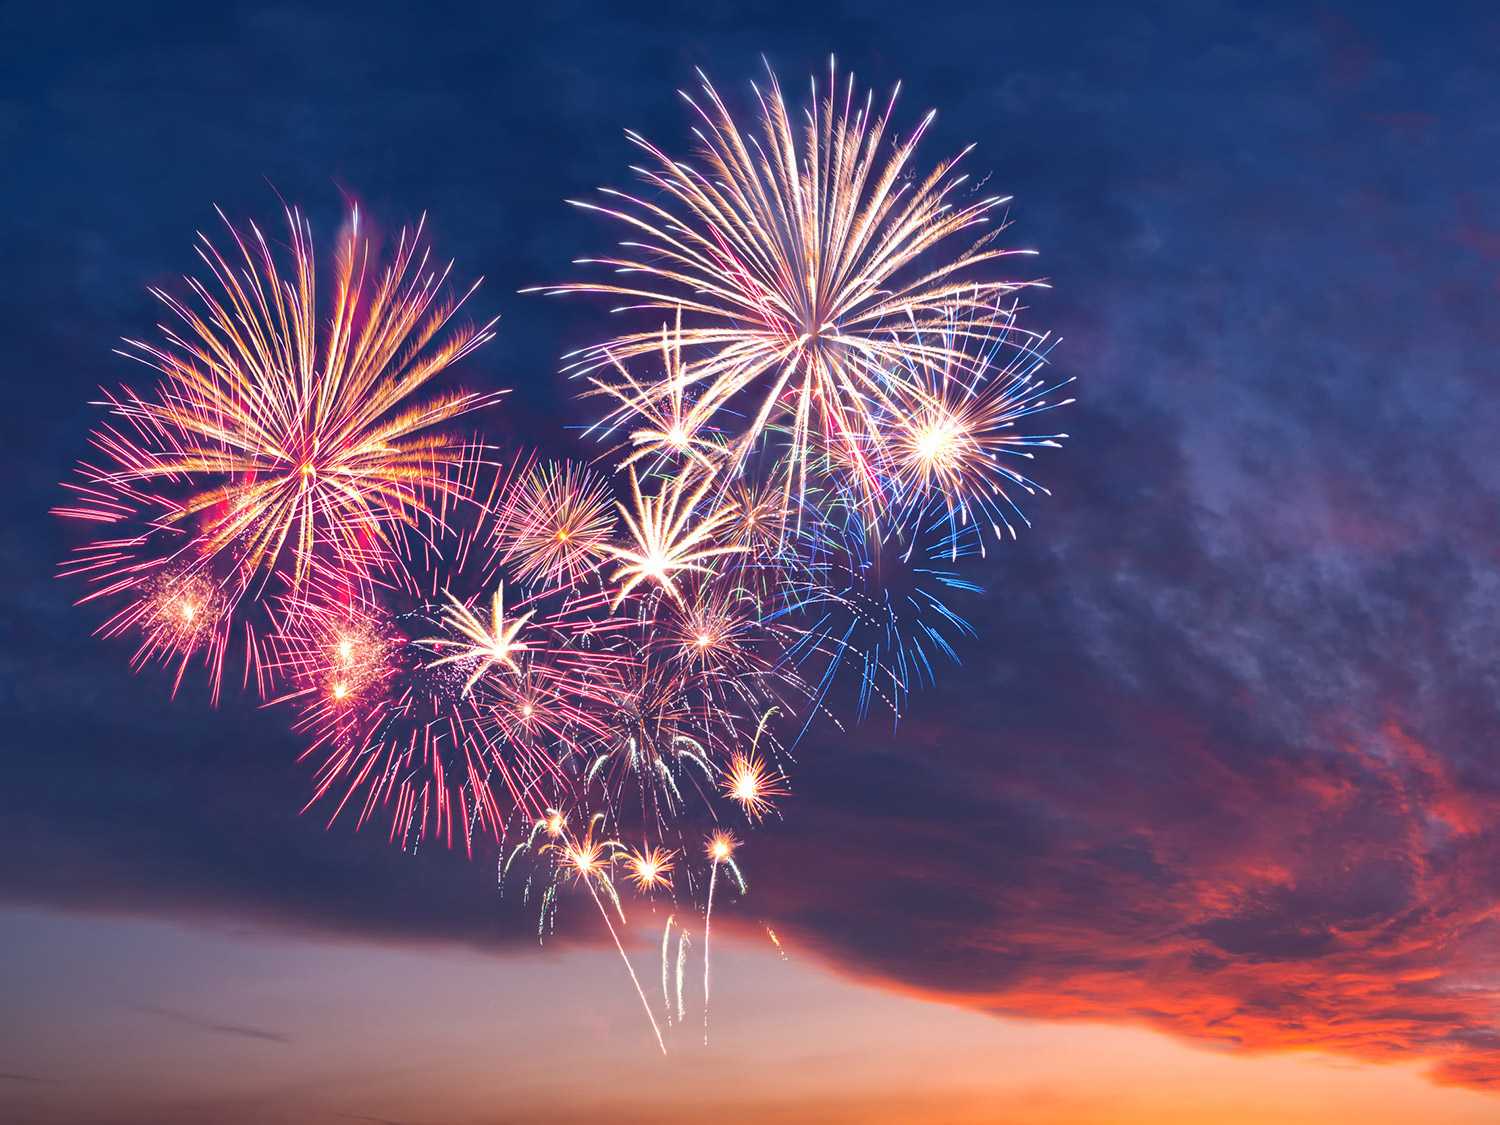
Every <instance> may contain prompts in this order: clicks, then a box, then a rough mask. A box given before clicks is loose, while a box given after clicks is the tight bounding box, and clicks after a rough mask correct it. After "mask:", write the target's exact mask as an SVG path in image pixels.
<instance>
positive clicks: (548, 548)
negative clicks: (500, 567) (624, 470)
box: [495, 461, 615, 584]
mask: <svg viewBox="0 0 1500 1125" xmlns="http://www.w3.org/2000/svg"><path fill="white" fill-rule="evenodd" d="M614 503H615V502H614V497H613V495H612V494H611V492H610V488H609V482H608V481H607V480H605V479H604V478H603V477H601V476H599V475H598V474H597V473H594V472H592V471H591V470H589V469H587V468H585V467H584V466H582V465H578V464H575V463H574V462H571V461H567V462H562V463H556V462H553V463H549V464H546V465H538V466H537V467H536V468H534V469H532V470H531V472H529V473H528V474H526V476H525V477H523V478H522V479H521V481H520V483H519V485H518V486H517V488H516V493H515V496H514V498H513V499H512V501H511V503H510V504H509V505H507V509H506V515H505V516H504V518H502V519H500V520H498V521H497V523H496V527H495V536H496V543H497V545H499V546H500V547H501V556H500V557H501V561H502V562H505V563H507V564H512V565H513V566H514V567H515V573H516V577H517V578H519V579H521V580H522V581H542V582H549V583H557V584H567V583H574V582H579V581H581V580H582V579H583V578H584V577H585V576H586V575H587V574H588V573H589V572H590V571H591V570H592V568H593V567H594V566H595V565H596V564H597V563H598V562H599V561H600V560H601V559H602V558H603V557H604V556H605V548H606V545H607V544H608V543H609V540H610V538H611V536H612V535H613V534H614V530H615V515H614Z"/></svg>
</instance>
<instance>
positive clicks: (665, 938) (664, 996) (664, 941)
mask: <svg viewBox="0 0 1500 1125" xmlns="http://www.w3.org/2000/svg"><path fill="white" fill-rule="evenodd" d="M676 917H677V915H675V914H668V915H667V924H666V925H665V926H663V927H662V928H661V1002H662V1006H663V1007H665V1008H666V1012H667V1026H668V1027H671V1026H672V994H671V992H670V991H668V989H667V950H668V949H669V948H670V947H671V940H672V922H673V920H674V919H675V918H676Z"/></svg>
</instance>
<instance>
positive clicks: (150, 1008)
mask: <svg viewBox="0 0 1500 1125" xmlns="http://www.w3.org/2000/svg"><path fill="white" fill-rule="evenodd" d="M128 1007H129V1009H130V1010H131V1011H132V1012H140V1013H142V1014H144V1015H148V1016H158V1017H160V1018H161V1019H164V1020H168V1021H170V1022H172V1023H176V1024H181V1025H183V1026H185V1027H191V1028H194V1029H196V1030H198V1031H207V1032H210V1033H211V1034H214V1035H230V1036H234V1037H236V1038H239V1039H259V1040H261V1041H262V1042H265V1043H290V1042H291V1041H292V1037H291V1036H290V1035H286V1034H283V1033H282V1032H280V1031H267V1030H266V1029H265V1028H260V1027H251V1026H250V1025H249V1024H241V1023H223V1022H220V1021H218V1020H211V1019H203V1018H201V1017H199V1016H194V1015H190V1014H188V1013H187V1012H179V1011H176V1010H174V1009H172V1008H163V1007H161V1006H159V1005H156V1004H131V1005H128Z"/></svg>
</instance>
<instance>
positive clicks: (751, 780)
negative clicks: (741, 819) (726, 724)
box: [716, 750, 787, 847]
mask: <svg viewBox="0 0 1500 1125" xmlns="http://www.w3.org/2000/svg"><path fill="white" fill-rule="evenodd" d="M785 780H786V779H785V778H784V777H782V776H781V774H779V773H776V772H775V771H774V770H771V769H769V768H767V766H766V762H765V759H764V758H762V757H761V756H760V755H759V754H757V753H755V752H754V751H753V750H752V751H751V752H749V753H741V754H735V755H734V757H733V758H732V759H731V760H730V763H729V768H728V769H726V770H725V771H724V776H723V777H722V778H721V779H720V782H719V787H720V789H722V790H723V792H724V795H725V796H726V797H728V798H729V799H730V800H731V801H733V802H735V804H737V805H739V806H740V808H741V809H742V810H743V811H744V813H745V815H746V816H747V817H748V818H750V819H751V820H759V819H760V818H761V817H763V816H765V814H766V813H768V812H770V811H771V802H772V800H773V799H774V798H776V797H781V796H785V795H786V792H787V790H786V788H785V787H784V785H783V782H784V781H785ZM716 847H717V845H716Z"/></svg>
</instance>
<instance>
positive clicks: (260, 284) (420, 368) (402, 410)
mask: <svg viewBox="0 0 1500 1125" xmlns="http://www.w3.org/2000/svg"><path fill="white" fill-rule="evenodd" d="M287 221H288V226H289V230H290V259H291V262H290V269H289V270H287V269H285V268H284V266H283V264H282V263H280V262H278V258H277V255H276V254H274V253H273V252H272V250H271V246H270V244H269V243H268V241H267V240H266V238H265V236H264V235H263V234H262V233H261V232H260V230H259V229H258V228H256V227H253V226H252V227H251V228H250V229H249V231H248V232H241V231H239V230H236V229H234V228H233V227H231V228H230V233H231V235H232V241H233V249H232V250H231V251H229V252H228V253H227V254H226V253H223V252H221V251H220V250H219V249H218V248H217V247H216V246H215V245H214V244H213V243H212V242H210V241H209V240H208V239H207V238H206V237H200V242H199V246H198V255H199V257H200V258H201V259H202V261H203V263H204V264H205V266H207V268H208V271H209V274H210V276H211V284H210V283H207V282H203V281H199V280H196V279H189V280H188V282H187V284H188V287H189V289H190V291H191V293H192V300H179V299H178V298H176V297H173V296H171V295H169V294H168V293H166V292H165V291H162V290H153V291H152V292H153V293H154V295H155V296H156V297H157V298H159V299H160V300H161V301H162V302H163V304H165V305H166V306H167V308H168V309H169V311H170V312H171V313H172V315H173V317H174V318H175V320H176V321H177V324H176V326H175V327H170V326H164V327H163V328H162V333H163V340H162V342H161V343H156V344H153V343H146V342H142V341H138V340H128V341H126V345H127V347H126V350H125V351H123V352H122V353H121V354H124V355H127V356H129V357H130V358H133V359H136V360H139V361H140V362H142V363H144V364H146V365H147V366H149V367H152V368H154V369H155V370H156V371H158V372H159V373H160V375H161V381H160V383H159V385H158V386H157V387H156V389H155V390H154V392H152V393H149V394H138V393H136V392H134V391H132V390H129V389H123V390H121V391H120V392H119V393H118V394H113V395H108V396H107V398H106V401H105V403H104V405H106V406H107V407H108V408H109V411H110V414H111V419H110V420H108V421H106V422H104V423H103V424H101V425H100V426H99V427H98V429H97V430H96V431H95V433H94V436H93V444H94V446H95V448H96V450H98V452H99V453H100V454H101V455H102V461H101V463H100V464H98V465H94V464H84V465H81V466H80V469H79V475H80V479H79V481H78V482H75V483H74V484H72V485H70V486H69V487H70V488H71V489H72V490H73V493H74V496H75V502H74V503H73V504H72V505H69V506H68V507H64V508H60V509H59V512H60V513H61V514H63V515H65V516H70V517H74V518H79V519H85V520H90V521H94V522H97V523H103V524H106V525H113V526H118V527H120V528H121V529H122V531H123V532H124V534H123V535H121V536H115V537H110V538H104V539H99V540H96V541H94V542H93V543H90V544H88V545H86V546H84V547H82V548H81V549H80V550H79V551H78V552H77V553H76V555H75V557H74V558H73V559H72V560H70V561H69V562H68V563H67V564H66V565H65V566H64V568H63V570H64V572H65V573H67V574H76V575H81V576H83V577H85V578H87V579H88V580H89V581H90V582H91V583H92V584H93V585H94V586H95V587H96V589H95V590H94V591H93V592H92V593H91V594H90V595H89V597H102V596H113V595H124V596H128V597H134V598H138V599H143V600H149V599H150V598H151V597H152V596H154V594H155V591H156V589H157V588H158V585H159V581H158V576H159V575H160V574H162V573H172V574H178V575H203V576H206V577H207V578H208V579H209V580H210V581H212V582H213V583H214V584H215V585H216V586H217V587H218V588H219V591H220V594H219V595H218V600H220V601H221V603H222V604H223V605H224V607H225V613H226V615H227V614H229V613H231V612H232V611H233V610H234V608H235V607H236V606H237V605H238V603H239V602H240V600H241V598H242V597H244V595H245V594H246V593H247V592H250V591H259V590H264V589H265V588H266V586H267V581H268V579H269V578H270V577H271V576H272V575H273V574H281V575H284V576H286V578H287V579H288V580H289V581H290V582H291V583H292V584H293V585H294V586H300V585H301V584H302V583H303V582H305V581H306V579H307V578H308V576H309V575H310V574H311V572H312V571H313V570H314V568H315V567H317V566H320V565H322V566H328V567H331V568H334V569H336V570H338V571H340V572H341V573H344V574H346V575H366V574H369V573H371V572H377V571H380V570H382V569H384V568H386V567H387V566H389V565H390V564H391V562H392V561H393V560H394V558H395V550H394V547H395V544H394V543H393V527H394V526H398V525H400V526H409V525H412V524H414V523H415V522H416V521H417V520H418V519H419V518H421V517H423V516H430V515H431V513H432V511H433V503H434V500H435V498H437V497H439V496H440V495H441V494H442V493H443V492H444V490H445V488H446V487H447V484H448V482H449V481H450V480H451V479H452V478H451V474H450V472H449V470H450V469H451V468H452V467H453V466H454V465H455V464H456V463H458V462H460V461H462V459H463V458H464V457H465V456H466V455H467V452H468V446H467V445H466V443H465V442H464V441H462V440H461V439H459V438H457V437H454V436H453V435H451V434H449V433H447V432H445V430H444V428H443V427H444V424H445V423H451V422H452V421H453V420H455V419H457V418H458V417H460V416H461V415H463V414H465V413H467V412H469V411H472V410H474V409H476V408H478V407H481V406H484V405H486V404H488V403H490V402H493V401H494V400H495V398H496V397H497V396H496V395H493V394H479V393H467V392H461V391H445V392H431V391H430V385H431V384H432V383H433V381H434V380H435V379H437V377H438V376H439V375H441V374H442V373H443V371H444V370H445V369H446V368H448V367H449V366H451V365H452V364H454V363H455V362H457V361H458V360H460V359H462V358H463V357H464V356H466V355H468V354H469V353H470V352H472V351H473V350H474V349H475V348H477V347H479V346H480V345H481V344H483V343H484V342H485V341H487V340H489V339H490V338H491V336H492V332H491V328H492V327H493V321H492V322H490V323H489V324H486V325H483V326H481V327H465V326H458V327H454V326H453V325H452V323H451V322H452V320H453V317H454V314H455V313H456V311H457V310H458V308H459V306H461V305H462V304H463V302H464V300H465V299H466V298H467V296H468V295H469V293H472V292H473V290H472V289H470V290H469V292H468V293H465V294H463V295H462V296H460V297H458V298H456V299H448V298H445V297H444V296H443V294H444V291H445V289H446V283H447V278H448V273H449V269H448V267H444V268H437V267H434V266H433V265H431V264H430V263H429V258H428V253H427V251H426V249H425V248H424V245H423V234H422V228H421V226H420V225H419V226H418V227H417V229H416V230H415V231H412V232H406V231H403V232H402V234H401V236H400V238H399V240H398V245H397V248H396V251H395V253H394V255H393V256H392V258H391V260H390V261H389V262H388V263H387V264H385V265H383V266H382V265H381V264H380V263H379V261H378V260H377V259H376V258H375V256H374V254H373V252H372V250H371V247H370V244H369V242H368V241H367V240H366V239H365V238H364V237H363V235H362V234H361V233H360V218H359V212H358V210H357V209H356V210H355V211H354V212H353V214H352V215H351V217H350V220H349V223H348V226H347V228H346V230H345V232H344V234H343V235H342V237H341V239H340V241H339V244H338V248H337V251H336V253H335V256H334V257H335V265H334V270H333V280H332V297H331V299H330V301H329V302H328V308H327V312H326V315H327V316H328V317H329V319H328V320H327V321H326V322H325V321H323V320H322V319H321V318H322V316H324V315H325V314H324V313H320V310H319V302H318V287H317V283H316V275H317V267H316V262H315V259H314V253H313V242H312V232H311V229H310V227H309V225H308V223H307V221H306V220H305V219H304V218H303V217H302V215H301V214H300V213H298V212H296V211H288V213H287ZM321 323H326V325H327V327H326V329H322V330H320V328H319V325H320V324H321ZM445 331H447V332H448V334H447V335H446V336H444V335H443V333H444V332H445ZM273 589H274V587H273ZM85 600H87V599H85ZM147 616H149V613H148V614H147ZM173 652H174V654H175V650H173Z"/></svg>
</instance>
